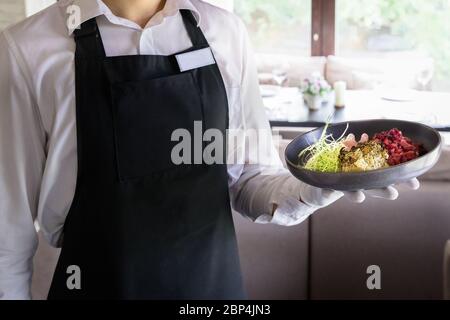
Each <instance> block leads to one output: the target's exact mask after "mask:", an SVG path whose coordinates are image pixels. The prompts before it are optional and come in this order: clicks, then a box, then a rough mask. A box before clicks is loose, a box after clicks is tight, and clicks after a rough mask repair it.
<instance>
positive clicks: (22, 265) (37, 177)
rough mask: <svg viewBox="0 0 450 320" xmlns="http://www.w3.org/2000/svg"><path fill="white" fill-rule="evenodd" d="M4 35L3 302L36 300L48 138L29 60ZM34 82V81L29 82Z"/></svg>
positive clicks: (0, 128) (0, 115)
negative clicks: (27, 65) (32, 289)
mask: <svg viewBox="0 0 450 320" xmlns="http://www.w3.org/2000/svg"><path fill="white" fill-rule="evenodd" d="M17 52H18V50H17V49H16V47H15V44H14V41H13V40H12V38H11V36H10V35H9V34H8V33H7V31H4V32H3V33H0V66H1V73H0V299H8V300H12V299H14V300H16V299H30V298H31V297H30V282H31V275H32V264H33V256H34V253H35V251H36V247H37V242H38V240H37V234H36V229H35V227H34V219H35V217H36V213H37V205H38V194H39V187H40V183H41V177H42V173H43V167H44V163H45V152H44V150H45V134H44V133H43V130H42V126H41V120H40V117H39V115H38V112H37V108H36V105H35V103H34V99H33V97H32V94H31V92H32V91H31V90H30V88H31V87H30V85H29V83H27V81H26V79H27V77H26V72H25V68H23V66H24V64H21V62H23V61H24V60H21V57H20V56H19V55H18V54H17ZM28 79H30V78H29V77H28Z"/></svg>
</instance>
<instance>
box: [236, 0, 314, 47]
mask: <svg viewBox="0 0 450 320" xmlns="http://www.w3.org/2000/svg"><path fill="white" fill-rule="evenodd" d="M234 12H235V13H236V14H237V15H239V16H240V17H241V18H242V19H243V21H244V22H245V24H246V25H247V28H248V31H249V34H250V37H251V39H252V42H253V45H254V47H255V50H256V51H257V52H259V53H285V54H294V55H303V56H309V55H310V54H311V0H283V1H274V0H235V1H234Z"/></svg>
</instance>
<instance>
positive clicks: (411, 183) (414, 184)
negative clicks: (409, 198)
mask: <svg viewBox="0 0 450 320" xmlns="http://www.w3.org/2000/svg"><path fill="white" fill-rule="evenodd" d="M399 185H404V186H406V187H408V188H409V189H411V190H417V189H419V188H420V182H419V180H417V178H414V179H411V180H408V181H406V182H403V183H401V184H399ZM344 195H345V197H346V198H347V199H349V200H350V201H352V202H355V203H362V202H364V200H365V199H366V196H369V197H371V198H378V199H386V200H396V199H398V196H399V193H398V191H397V189H396V188H394V187H393V186H390V187H387V188H381V189H372V190H364V191H363V190H360V191H345V192H344Z"/></svg>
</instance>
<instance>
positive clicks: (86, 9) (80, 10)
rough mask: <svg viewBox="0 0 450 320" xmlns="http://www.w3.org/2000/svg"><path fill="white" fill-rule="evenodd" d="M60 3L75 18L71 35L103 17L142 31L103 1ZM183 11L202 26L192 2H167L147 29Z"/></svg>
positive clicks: (71, 23) (85, 0)
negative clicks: (91, 21) (86, 24)
mask: <svg viewBox="0 0 450 320" xmlns="http://www.w3.org/2000/svg"><path fill="white" fill-rule="evenodd" d="M59 3H60V5H61V6H64V7H66V9H67V10H66V13H67V14H68V15H71V14H73V18H71V17H69V18H68V19H67V28H68V30H69V35H71V34H72V33H73V31H74V30H75V29H77V28H78V27H79V26H80V25H81V24H82V23H83V22H86V21H88V20H90V19H92V18H96V17H98V16H102V15H104V16H105V17H106V18H107V19H108V20H109V21H110V22H112V23H115V24H122V25H126V26H129V27H134V28H137V29H141V28H140V27H139V26H138V25H137V24H134V23H133V22H131V21H128V20H126V19H123V18H120V17H117V16H115V15H114V14H113V13H112V12H111V10H110V9H109V8H108V6H106V5H105V4H104V3H103V1H101V0H66V1H59ZM182 9H185V10H190V11H191V12H192V13H193V14H194V16H195V18H196V20H197V25H200V21H201V16H200V13H199V11H198V10H197V8H196V7H195V6H194V5H193V4H192V2H191V1H190V0H166V5H165V6H164V9H163V10H161V11H160V12H158V13H157V14H156V15H155V16H153V17H152V19H151V20H150V21H149V24H148V25H147V26H146V28H147V27H151V26H153V25H156V24H159V23H161V22H162V21H163V20H164V18H165V17H169V16H173V15H175V14H176V13H177V12H178V11H179V10H182ZM78 17H79V19H78Z"/></svg>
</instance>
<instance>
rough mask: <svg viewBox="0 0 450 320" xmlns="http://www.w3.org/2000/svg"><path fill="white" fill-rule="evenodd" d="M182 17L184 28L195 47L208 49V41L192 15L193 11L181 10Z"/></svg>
mask: <svg viewBox="0 0 450 320" xmlns="http://www.w3.org/2000/svg"><path fill="white" fill-rule="evenodd" d="M180 13H181V16H182V17H183V22H184V26H185V27H186V30H187V32H188V35H189V38H191V42H192V44H193V45H194V47H208V46H209V44H208V41H207V40H206V38H205V35H204V34H203V32H202V30H201V29H200V27H199V26H198V24H197V20H196V19H195V17H194V15H193V14H192V11H191V10H186V9H181V10H180Z"/></svg>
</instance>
